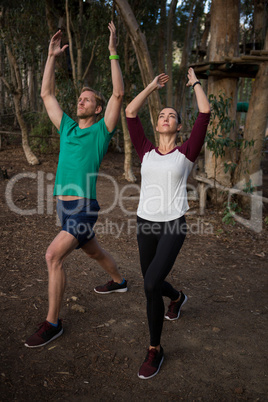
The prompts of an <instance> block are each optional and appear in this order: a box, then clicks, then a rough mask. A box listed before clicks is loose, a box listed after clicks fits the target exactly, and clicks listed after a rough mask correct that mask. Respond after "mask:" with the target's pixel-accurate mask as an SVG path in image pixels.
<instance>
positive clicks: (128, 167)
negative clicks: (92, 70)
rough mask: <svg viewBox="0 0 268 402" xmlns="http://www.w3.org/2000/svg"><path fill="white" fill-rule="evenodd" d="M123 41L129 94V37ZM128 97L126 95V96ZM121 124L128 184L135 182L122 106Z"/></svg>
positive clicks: (126, 86)
mask: <svg viewBox="0 0 268 402" xmlns="http://www.w3.org/2000/svg"><path fill="white" fill-rule="evenodd" d="M124 37H125V40H124V64H125V79H124V82H125V92H126V94H130V93H131V88H130V85H131V84H130V81H129V77H130V76H131V65H130V62H129V60H130V58H129V54H128V53H129V51H128V49H129V47H130V37H129V35H128V34H126V35H125V36H124ZM126 96H128V95H126ZM128 101H129V99H126V102H127V103H128ZM121 123H122V129H123V135H124V150H125V160H124V177H125V179H126V180H127V181H130V182H132V183H133V182H135V181H136V177H135V175H134V173H133V171H132V144H131V140H130V135H129V131H128V127H127V122H126V116H125V113H124V107H123V106H122V108H121Z"/></svg>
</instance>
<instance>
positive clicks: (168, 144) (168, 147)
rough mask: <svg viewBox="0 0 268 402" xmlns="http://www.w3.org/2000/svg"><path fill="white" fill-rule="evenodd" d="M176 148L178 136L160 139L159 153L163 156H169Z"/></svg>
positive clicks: (161, 137)
mask: <svg viewBox="0 0 268 402" xmlns="http://www.w3.org/2000/svg"><path fill="white" fill-rule="evenodd" d="M175 147H176V135H175V136H172V137H171V136H170V135H169V136H163V135H161V136H160V138H159V146H158V151H159V152H161V154H168V153H169V152H170V151H172V149H174V148H175Z"/></svg>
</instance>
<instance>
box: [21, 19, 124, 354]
mask: <svg viewBox="0 0 268 402" xmlns="http://www.w3.org/2000/svg"><path fill="white" fill-rule="evenodd" d="M109 31H110V39H109V47H108V48H109V51H110V57H109V58H110V60H111V74H112V84H113V93H112V96H111V98H110V99H109V101H108V104H107V107H106V110H105V114H104V118H102V119H101V120H100V121H98V122H97V116H98V115H99V114H100V113H101V111H102V109H103V106H104V102H103V98H102V96H101V95H100V94H99V93H98V92H97V91H94V90H93V89H91V88H88V87H86V88H83V89H82V92H81V95H80V97H79V99H78V104H77V117H78V121H79V122H78V124H77V123H76V122H75V121H74V120H72V119H71V118H70V117H68V116H67V115H66V114H65V113H64V112H63V111H62V109H61V107H60V105H59V103H58V101H57V99H56V97H55V60H56V57H58V56H60V55H62V54H63V52H64V50H65V49H66V48H67V47H68V45H65V46H63V47H62V48H61V37H62V33H61V31H58V32H57V33H56V34H55V35H54V36H53V37H52V39H51V42H50V45H49V51H48V58H47V62H46V66H45V71H44V76H43V81H42V89H41V97H42V99H43V102H44V104H45V108H46V110H47V113H48V115H49V118H50V120H51V121H52V123H53V124H54V125H55V126H56V128H57V129H58V131H59V133H60V137H61V142H60V155H59V162H58V168H57V174H56V181H55V187H54V195H55V196H57V198H58V199H57V212H58V215H59V218H60V220H61V225H62V230H61V232H60V233H59V234H58V235H57V236H56V237H55V239H54V240H53V241H52V243H51V244H50V246H49V247H48V249H47V252H46V262H47V267H48V300H49V307H48V314H47V317H46V320H45V321H44V322H43V323H42V324H40V327H39V329H38V331H37V332H35V333H34V334H33V335H32V336H30V337H29V338H28V339H27V341H26V343H25V346H27V347H30V348H34V347H40V346H44V345H46V344H47V343H49V342H51V341H52V340H54V339H56V338H57V337H59V336H60V335H61V334H62V332H63V328H62V323H61V320H60V319H59V313H60V307H61V302H62V299H63V294H64V290H65V273H64V269H63V261H64V259H65V258H66V257H67V256H68V255H69V254H70V253H71V252H72V251H73V250H74V249H76V248H82V250H83V251H84V252H85V253H86V255H87V256H88V257H91V258H93V259H94V260H96V261H97V262H98V263H99V265H100V266H101V267H102V268H103V269H104V270H105V271H106V272H107V273H108V274H109V275H110V276H111V278H112V280H111V281H109V282H108V283H107V284H105V285H103V286H97V287H96V288H95V289H94V290H95V292H97V293H101V294H105V293H111V292H126V291H127V282H126V280H125V279H123V278H122V277H121V275H120V273H119V271H118V269H117V265H116V263H115V261H114V259H113V257H112V256H111V255H110V254H109V253H108V252H107V251H105V250H103V249H102V248H101V246H100V245H99V243H98V241H97V240H96V237H95V234H94V232H93V226H94V224H95V222H96V220H97V214H98V210H99V206H98V202H97V200H96V180H97V174H98V170H99V166H100V164H101V161H102V158H103V156H104V155H105V153H106V151H107V149H108V144H109V142H110V140H111V138H112V136H113V134H114V131H115V128H116V124H117V121H118V119H119V115H120V109H121V105H122V99H123V94H124V84H123V78H122V73H121V69H120V66H119V61H118V59H119V57H118V56H117V55H116V30H115V26H114V24H113V22H111V23H110V24H109Z"/></svg>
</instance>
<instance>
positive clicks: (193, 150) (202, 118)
mask: <svg viewBox="0 0 268 402" xmlns="http://www.w3.org/2000/svg"><path fill="white" fill-rule="evenodd" d="M209 119H210V113H199V114H198V116H197V119H196V121H195V123H194V126H193V129H192V132H191V135H190V138H189V139H188V140H187V141H185V142H184V143H183V144H182V145H181V146H180V147H178V149H179V151H180V152H181V153H183V154H184V155H185V156H186V158H187V159H189V160H190V161H191V162H194V161H195V160H196V158H197V157H198V155H199V153H200V151H201V149H202V146H203V144H204V140H205V136H206V132H207V126H208V123H209Z"/></svg>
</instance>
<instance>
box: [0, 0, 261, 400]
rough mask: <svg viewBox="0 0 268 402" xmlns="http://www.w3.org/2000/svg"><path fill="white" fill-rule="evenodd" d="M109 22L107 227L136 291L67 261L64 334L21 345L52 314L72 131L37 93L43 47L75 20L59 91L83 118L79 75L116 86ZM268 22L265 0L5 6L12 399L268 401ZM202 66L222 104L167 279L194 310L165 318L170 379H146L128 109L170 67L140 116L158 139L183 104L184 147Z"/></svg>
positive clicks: (103, 176) (4, 259)
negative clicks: (115, 92)
mask: <svg viewBox="0 0 268 402" xmlns="http://www.w3.org/2000/svg"><path fill="white" fill-rule="evenodd" d="M112 19H113V20H114V22H115V25H116V28H117V37H118V54H119V56H120V65H121V68H122V72H123V77H124V83H125V97H124V105H123V108H122V113H121V120H120V122H119V124H118V130H117V133H116V135H115V136H114V140H113V141H112V143H111V147H110V149H109V151H108V152H107V155H106V156H105V158H104V159H103V162H102V164H101V169H100V175H99V178H98V185H97V192H98V199H99V201H100V205H101V211H100V215H99V219H98V222H97V224H96V226H95V228H94V230H95V232H96V234H97V238H98V240H99V242H100V243H101V244H103V246H104V248H105V249H106V250H108V251H109V252H111V253H112V255H113V256H114V258H115V259H116V261H117V262H118V264H119V268H120V272H122V274H123V275H124V277H125V278H126V279H127V280H128V287H129V291H128V292H126V293H125V294H112V295H109V296H108V298H106V296H104V297H99V296H100V295H97V294H96V293H95V292H94V291H93V289H94V287H95V286H96V285H99V284H101V283H105V282H106V281H107V277H106V276H105V273H104V272H103V271H102V270H100V269H98V266H97V265H96V264H95V263H94V261H93V260H89V261H88V260H86V259H85V257H84V255H83V254H82V252H79V251H76V252H74V253H72V255H71V256H69V257H68V259H67V260H66V263H65V269H66V273H67V274H68V284H67V287H66V292H65V296H64V300H63V305H62V311H61V318H62V319H63V324H64V334H63V336H62V337H60V338H59V339H58V340H56V341H55V342H53V344H51V346H49V347H44V348H39V349H38V350H32V349H29V348H26V347H25V346H24V342H25V339H26V338H27V337H28V336H29V334H31V333H33V331H34V328H35V326H36V324H37V323H38V322H41V320H42V319H44V317H45V314H46V311H47V271H46V263H45V258H44V256H45V252H46V249H47V247H48V245H49V244H50V242H51V240H52V239H53V238H54V237H55V236H56V235H57V233H58V231H59V226H58V225H57V220H56V211H55V200H54V199H53V182H54V177H55V173H56V169H57V161H58V152H59V136H58V134H57V133H56V130H55V128H54V127H53V126H52V124H51V122H50V121H49V119H48V116H47V113H46V111H45V109H44V106H43V103H42V101H41V98H40V89H41V81H42V75H43V71H44V66H45V62H46V58H47V51H48V44H49V40H50V38H51V37H52V35H53V34H54V33H55V32H56V31H57V30H58V29H59V28H60V29H62V32H63V44H66V43H68V44H69V48H68V50H67V51H66V52H65V53H64V55H63V56H62V57H61V58H59V59H58V60H57V66H56V94H57V99H58V100H59V103H60V105H61V106H62V108H63V110H64V111H65V112H66V113H68V114H69V115H70V116H71V117H73V118H75V117H76V116H75V109H76V98H77V92H78V91H79V88H80V87H81V86H82V85H89V86H92V87H93V88H95V89H98V90H100V91H101V92H102V93H103V94H104V95H105V97H106V99H108V98H109V96H110V95H111V91H112V88H111V74H110V61H109V51H108V41H109V30H108V23H109V21H111V20H112ZM267 21H268V19H267V1H266V0H253V1H249V0H241V1H238V0H214V1H212V2H209V1H205V0H204V1H202V0H191V1H190V0H187V1H175V0H172V1H166V0H159V1H158V0H156V1H151V0H142V1H140V0H131V1H128V2H127V1H126V0H115V1H113V2H112V1H97V0H90V1H89V0H88V1H82V0H80V1H79V0H77V1H71V0H39V1H33V0H21V1H19V2H18V1H15V0H1V2H0V33H1V38H0V39H1V43H0V139H1V150H0V222H1V248H0V261H1V269H0V302H1V303H0V361H1V370H0V400H1V401H5V402H6V401H15V400H16V401H22V402H24V401H25V402H28V401H36V400H38V401H41V402H42V401H44V402H47V401H48V400H54V401H70V402H74V401H79V402H83V401H113V400H116V401H126V400H130V401H146V402H147V401H161V402H162V401H190V402H192V401H204V402H209V401H213V402H214V401H220V402H221V401H223V402H225V401H228V402H229V401H235V402H236V401H241V400H243V401H267V394H268V389H267V372H268V370H267V310H268V301H267V266H268V265H267V234H268V219H267V215H268V210H267V207H268V204H267V197H268V193H267V191H268V186H267V183H268V157H267V156H268V154H267V135H265V133H267V131H266V130H267V112H268V104H267V102H268V97H267V93H268V71H267V69H268V60H267V58H268V48H267ZM189 66H193V67H194V69H195V71H196V74H197V77H198V79H200V81H201V83H202V86H203V87H204V89H205V91H206V93H207V94H208V96H209V97H210V102H211V108H212V118H211V123H210V126H209V129H208V135H207V138H206V145H205V147H204V149H203V151H202V153H201V155H200V158H199V159H198V161H197V163H196V164H195V166H194V169H193V175H192V176H190V177H189V183H188V185H189V187H188V190H189V191H188V199H189V204H190V210H189V211H188V212H187V223H188V226H189V232H188V234H187V238H186V241H185V243H186V244H185V246H184V247H183V248H182V250H181V252H180V255H179V256H178V258H177V260H176V263H175V265H174V269H173V270H172V272H171V273H170V280H171V281H172V283H174V285H175V286H176V287H178V288H179V289H184V291H185V292H186V294H187V296H188V302H187V304H186V305H185V306H184V307H183V311H182V314H181V318H180V319H179V320H177V321H176V322H166V321H165V322H164V328H163V337H162V343H163V348H164V350H165V361H164V363H163V365H162V368H161V371H160V372H159V374H158V375H157V377H155V378H154V379H152V380H149V381H141V380H140V379H139V378H138V377H137V371H138V369H139V367H140V364H141V362H142V360H143V359H144V355H145V350H146V347H147V341H148V328H147V326H146V311H145V296H144V288H143V280H142V275H141V272H140V265H139V258H138V249H137V242H136V239H135V218H136V210H137V203H138V196H139V194H138V193H139V186H140V180H141V178H140V163H139V160H138V157H137V155H136V154H135V152H134V151H133V149H132V146H131V144H130V140H129V134H128V132H127V129H126V124H125V114H124V108H125V106H126V105H127V103H128V102H129V101H130V100H131V99H132V98H133V97H134V96H135V95H136V94H137V93H138V92H139V91H140V90H142V89H143V88H144V86H145V85H147V84H148V83H149V82H150V81H151V80H152V79H153V77H154V76H155V75H158V74H159V73H160V72H162V71H165V72H167V73H168V74H169V76H170V80H169V84H168V86H167V87H166V88H165V89H163V90H161V91H159V92H157V91H156V92H154V93H153V94H152V96H151V97H150V99H149V101H148V103H147V104H146V105H145V106H144V107H143V109H142V110H141V113H140V117H141V120H142V123H143V125H144V127H145V131H146V134H147V135H148V137H149V138H150V139H151V140H152V141H153V142H154V143H157V141H158V138H157V133H155V132H154V130H153V127H154V126H155V120H156V115H157V111H158V110H159V108H160V107H161V106H162V105H166V104H168V105H173V106H175V107H176V108H177V109H178V110H179V111H180V113H181V115H182V119H183V129H182V131H181V133H180V136H179V138H178V141H179V142H182V141H184V140H185V139H186V138H188V136H189V134H190V130H191V126H192V123H193V119H194V117H195V113H196V104H195V100H194V97H193V91H192V90H191V89H190V88H186V86H185V84H186V81H187V79H186V73H187V69H188V68H189ZM107 178H108V180H107ZM37 183H39V184H40V186H39V185H37ZM116 191H117V193H118V194H119V195H120V196H121V198H120V199H119V201H118V202H117V203H114V202H113V199H114V198H115V197H114V195H115V192H116ZM229 196H230V197H229ZM208 201H209V202H208ZM247 201H248V202H247ZM111 202H112V203H113V208H112V210H111ZM226 203H227V204H226ZM103 211H110V212H109V213H107V212H106V213H105V212H104V213H101V212H103ZM239 218H240V220H239ZM237 221H238V222H239V223H237ZM235 222H236V224H234V223H235ZM165 303H166V307H167V304H168V300H165Z"/></svg>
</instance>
